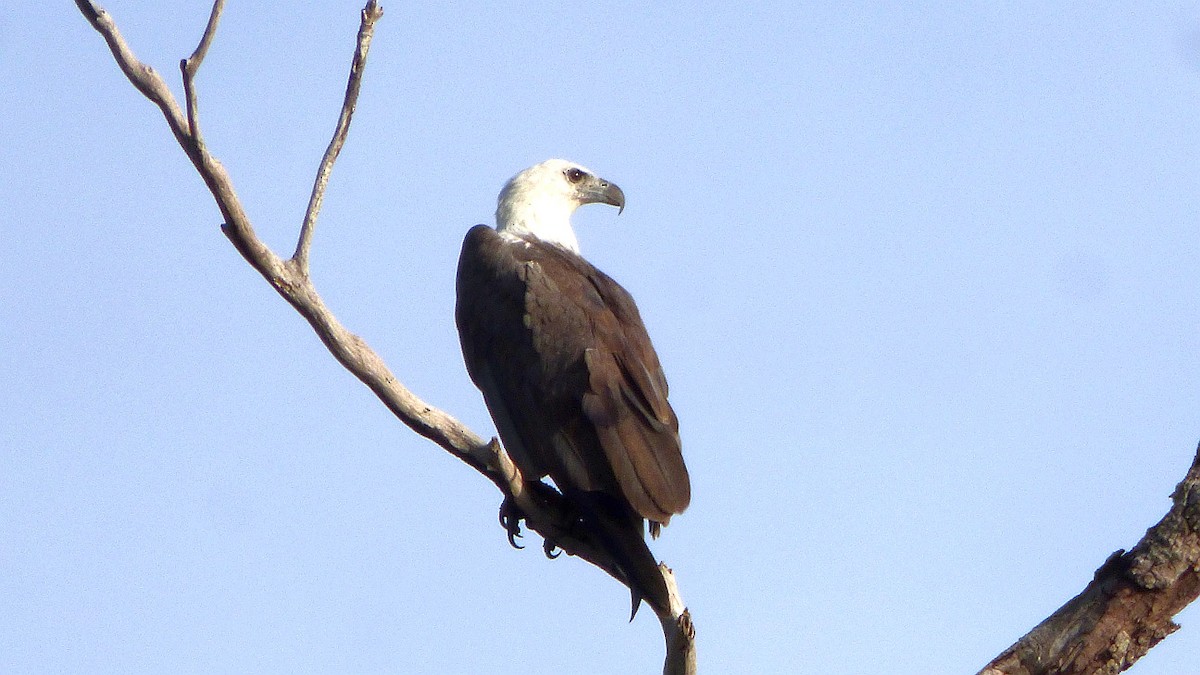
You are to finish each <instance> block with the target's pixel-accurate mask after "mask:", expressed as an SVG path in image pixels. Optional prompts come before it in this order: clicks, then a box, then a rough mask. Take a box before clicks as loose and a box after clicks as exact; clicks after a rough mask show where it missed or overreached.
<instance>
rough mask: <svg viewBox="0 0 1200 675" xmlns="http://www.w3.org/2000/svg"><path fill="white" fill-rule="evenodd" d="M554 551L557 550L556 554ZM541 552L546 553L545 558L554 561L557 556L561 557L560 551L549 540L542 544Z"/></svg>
mask: <svg viewBox="0 0 1200 675" xmlns="http://www.w3.org/2000/svg"><path fill="white" fill-rule="evenodd" d="M554 549H558V552H557V553H556V552H555V551H554ZM542 551H544V552H545V553H546V557H547V558H549V559H551V560H554V559H555V558H557V557H558V556H560V555H562V549H560V548H558V546H556V545H555V544H554V542H552V541H550V540H549V539H547V540H545V541H543V542H542Z"/></svg>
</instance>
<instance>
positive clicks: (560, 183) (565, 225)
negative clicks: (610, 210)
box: [496, 159, 625, 253]
mask: <svg viewBox="0 0 1200 675" xmlns="http://www.w3.org/2000/svg"><path fill="white" fill-rule="evenodd" d="M597 203H598V204H610V205H612V206H615V207H617V208H618V211H617V213H620V212H621V211H624V210H625V193H624V192H622V191H621V188H619V187H617V186H616V184H615V183H612V182H610V181H607V180H605V179H603V178H600V177H599V176H597V175H596V174H594V173H592V172H591V171H589V170H588V169H586V168H584V167H582V166H580V165H578V164H575V163H574V162H568V161H566V160H565V159H548V160H546V161H544V162H542V163H541V164H534V165H533V166H531V167H529V168H528V169H525V170H524V171H522V172H521V173H518V174H517V175H515V176H513V177H512V178H511V179H509V181H508V183H507V184H505V186H504V189H503V190H501V191H500V197H499V198H498V199H497V201H496V229H497V230H498V231H500V232H501V233H503V234H507V235H510V236H515V237H518V238H528V237H533V238H536V239H539V240H541V241H544V242H548V243H551V244H558V245H559V246H562V247H563V248H566V249H568V250H570V251H574V252H575V253H579V240H577V239H576V238H575V231H574V230H572V229H571V214H573V213H575V209H577V208H579V207H580V206H583V205H584V204H597Z"/></svg>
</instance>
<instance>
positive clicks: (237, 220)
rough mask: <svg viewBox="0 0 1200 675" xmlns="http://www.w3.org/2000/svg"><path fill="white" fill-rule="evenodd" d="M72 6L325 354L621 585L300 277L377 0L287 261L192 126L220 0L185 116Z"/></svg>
mask: <svg viewBox="0 0 1200 675" xmlns="http://www.w3.org/2000/svg"><path fill="white" fill-rule="evenodd" d="M76 5H77V6H78V7H79V10H80V11H81V12H82V13H83V15H84V16H85V17H87V19H88V20H89V21H90V22H91V24H92V26H93V27H94V28H95V29H96V30H97V31H98V32H99V33H100V34H101V35H102V36H103V37H104V39H105V41H106V42H107V43H108V45H109V49H110V50H111V51H112V54H113V57H114V58H115V59H116V61H117V64H118V66H119V67H120V68H121V71H122V72H124V73H125V75H126V77H127V78H128V79H129V81H130V82H131V83H132V84H133V85H134V86H135V87H136V88H137V89H138V91H140V92H141V93H142V94H143V95H144V96H145V97H146V98H147V99H149V100H150V101H151V102H152V103H154V104H155V105H157V106H158V107H159V109H160V110H161V111H162V112H163V116H164V117H165V118H166V120H167V123H168V125H169V126H170V127H171V131H172V133H174V134H175V138H176V140H177V141H178V142H179V144H180V146H181V147H182V148H183V150H184V152H185V153H187V155H188V158H189V159H191V160H192V164H193V165H194V166H195V167H196V171H197V172H198V173H199V174H200V176H201V178H202V179H203V180H204V182H205V184H206V185H207V186H208V189H209V191H210V192H211V193H212V195H213V199H214V201H216V203H217V206H218V208H219V209H220V210H221V214H222V216H223V217H224V219H225V222H224V224H223V225H222V226H221V231H222V232H223V233H224V234H225V236H226V237H228V238H229V240H230V242H231V243H232V244H233V245H234V247H235V248H236V249H237V251H238V252H239V253H241V255H242V257H243V258H245V259H246V261H247V262H248V263H250V265H251V266H252V267H254V269H255V270H257V271H258V272H259V274H261V275H262V276H263V278H265V279H266V280H267V282H268V283H269V284H271V286H272V288H274V289H275V290H276V292H278V293H279V294H280V295H281V296H282V297H283V298H284V299H285V300H286V301H287V302H288V303H289V304H291V305H292V307H293V308H295V309H296V311H297V312H299V313H300V315H301V316H303V317H304V319H305V320H306V321H308V323H309V325H311V326H312V328H313V330H314V331H315V332H316V333H317V336H318V337H319V338H320V339H321V342H322V343H324V344H325V346H326V348H328V349H329V351H330V353H331V354H332V355H333V356H334V358H336V359H337V360H338V362H339V363H341V364H342V365H343V366H344V367H345V368H346V369H347V370H348V371H350V372H351V373H352V374H353V375H354V376H355V377H357V378H358V379H359V380H361V381H362V382H363V383H364V384H366V385H367V387H369V388H370V389H371V391H372V392H374V393H375V395H376V396H377V397H378V398H379V400H380V401H382V402H383V404H384V405H385V406H387V408H388V409H389V410H390V411H392V413H393V414H395V415H396V417H398V418H399V419H400V420H401V421H402V422H404V423H405V424H406V425H408V426H409V427H410V428H411V429H413V430H414V431H416V432H417V433H418V434H420V435H422V436H424V437H426V438H428V439H430V440H431V441H433V442H434V443H436V444H438V445H439V446H441V447H442V448H443V449H445V450H446V451H447V452H450V453H451V454H453V455H454V456H456V457H458V458H459V459H461V460H462V461H463V462H465V463H467V464H468V465H470V466H471V467H472V468H474V469H475V470H477V471H479V472H480V473H481V474H483V475H484V476H485V477H487V478H488V479H489V480H491V481H492V482H493V483H494V484H495V485H496V486H497V487H498V488H499V489H500V491H501V492H502V493H503V494H504V495H505V497H506V498H509V499H512V500H513V503H515V504H516V505H517V506H518V507H519V508H520V510H521V512H522V515H523V516H524V518H525V522H526V524H527V525H528V526H529V527H530V528H531V529H533V530H535V531H536V532H538V533H539V534H541V535H542V536H543V537H544V538H545V539H546V541H548V542H553V544H554V545H555V546H557V547H558V548H560V549H562V550H563V551H565V552H566V553H568V554H570V555H575V556H578V557H580V558H581V559H583V560H586V561H588V562H589V563H591V564H592V565H595V566H596V567H598V568H600V569H601V570H603V571H605V572H606V573H608V574H609V575H611V576H613V577H614V578H616V579H617V580H619V581H621V582H622V583H625V581H624V579H623V578H622V576H621V574H620V572H619V568H618V567H617V565H616V564H615V561H614V559H613V558H612V556H611V555H609V554H608V552H607V550H606V549H605V548H604V546H603V545H601V544H600V543H599V542H598V541H597V540H596V539H595V538H594V535H592V534H591V533H590V532H587V531H583V528H581V527H579V524H578V521H577V520H576V519H575V516H574V515H573V513H574V510H573V509H571V508H569V507H568V505H567V504H566V502H565V499H564V498H563V497H562V495H561V494H559V493H558V492H557V491H555V490H553V489H552V488H550V487H549V486H547V485H545V484H543V483H540V482H527V481H525V480H524V478H523V477H522V476H521V472H520V471H519V469H518V468H517V466H516V465H515V464H514V463H513V461H512V459H511V458H510V457H509V456H508V454H507V452H505V450H504V448H502V447H501V446H500V444H499V443H498V442H496V441H495V440H494V439H493V440H492V441H490V442H487V441H484V440H483V439H482V438H480V437H479V436H478V435H476V434H475V433H474V432H472V431H471V430H469V429H467V428H466V427H465V426H463V425H462V424H461V423H460V422H459V421H458V420H456V419H454V418H453V417H451V416H450V415H448V414H447V413H445V412H443V411H441V410H439V409H437V408H435V407H433V406H431V405H429V404H427V403H425V402H424V401H422V400H421V399H420V398H419V397H417V396H416V395H415V394H413V393H412V392H411V391H409V390H408V389H407V388H406V387H405V386H404V385H403V384H401V383H400V381H399V380H398V379H397V378H396V376H395V375H393V374H392V372H391V370H389V369H388V367H387V365H386V364H385V363H384V362H383V359H382V358H380V357H379V355H378V354H377V353H375V351H374V350H372V349H371V348H370V347H369V346H368V345H367V343H366V342H365V341H364V340H363V339H362V338H360V337H359V336H357V335H354V334H353V333H351V332H350V331H348V330H346V328H345V327H344V326H342V324H341V323H340V322H339V321H338V319H337V317H335V316H334V315H333V313H332V312H331V311H330V310H329V308H328V307H326V305H325V303H324V301H323V300H322V299H321V297H320V295H318V293H317V291H316V288H315V287H314V286H313V284H312V282H311V280H310V279H309V277H308V256H309V249H310V247H311V240H312V230H313V227H314V224H315V221H316V217H317V213H318V212H319V210H320V206H321V201H322V199H323V196H324V191H325V187H326V185H327V184H328V180H329V173H330V171H331V170H332V166H333V163H334V160H336V159H337V156H338V153H339V152H340V150H341V148H342V145H343V144H344V143H345V138H346V134H347V133H348V130H349V125H350V120H351V117H352V115H353V112H354V107H355V103H356V102H357V99H358V92H359V87H360V85H361V81H362V69H363V67H364V66H365V64H366V58H367V50H368V48H369V46H370V41H371V37H372V35H373V31H374V24H375V22H376V21H377V20H378V19H379V18H380V17H381V16H382V14H383V10H382V9H381V8H380V7H378V5H377V4H376V1H375V0H370V1H369V2H368V3H367V5H366V7H365V8H364V9H363V11H362V15H361V24H360V26H359V32H358V41H357V48H356V50H355V55H354V61H353V64H352V66H351V70H350V78H349V82H348V84H347V87H346V96H345V100H344V102H343V105H342V112H341V115H340V116H339V119H338V124H337V128H336V131H335V132H334V137H333V139H332V141H331V142H330V144H329V147H328V148H327V149H326V151H325V155H324V157H323V158H322V160H321V164H320V166H319V169H318V172H317V177H316V180H315V182H314V185H313V192H312V196H311V197H310V200H309V205H308V210H307V212H306V214H305V218H304V223H303V225H302V227H301V232H300V237H299V241H298V243H297V247H296V252H295V254H294V256H293V258H292V259H290V260H287V261H284V260H282V259H280V257H279V256H278V255H276V254H275V253H274V252H273V251H271V250H270V248H269V247H268V246H267V245H266V244H265V243H263V242H262V241H261V240H260V239H259V238H258V236H257V235H256V234H255V232H254V228H253V227H252V226H251V223H250V220H249V218H248V217H247V215H246V213H245V210H244V209H243V207H242V205H241V202H240V200H239V199H238V196H237V193H236V191H235V190H234V188H233V183H232V181H231V179H230V177H229V174H228V173H227V172H226V171H225V169H224V167H222V166H221V164H220V162H218V161H217V160H216V158H215V157H213V156H212V155H211V154H210V153H209V152H208V149H207V147H206V146H205V144H204V142H203V140H202V137H201V134H200V130H199V122H198V115H199V113H198V109H197V107H198V106H197V104H196V96H195V90H194V86H193V79H194V77H195V74H196V71H197V69H198V68H199V67H200V64H201V63H202V62H203V60H204V56H205V54H206V53H207V51H208V48H209V46H210V45H211V43H212V40H213V35H214V34H215V31H216V27H217V23H218V21H219V19H220V15H221V11H222V8H223V6H224V2H223V0H216V1H215V3H214V5H213V9H212V13H211V14H210V16H209V21H208V25H207V27H206V28H205V31H204V35H203V37H202V38H201V40H200V43H199V45H198V46H197V47H196V50H195V52H193V53H192V56H191V57H189V58H188V59H185V60H183V61H182V62H181V63H180V69H181V71H182V75H183V80H184V90H185V97H186V103H187V117H186V118H185V117H184V115H183V112H182V111H180V109H179V105H178V103H177V102H176V101H175V99H174V97H173V96H172V94H171V91H170V89H169V88H168V87H167V85H166V83H165V82H164V81H163V80H162V78H161V77H160V76H159V75H158V74H157V73H156V72H155V71H154V70H153V69H152V68H150V67H149V66H147V65H145V64H144V63H142V62H140V61H138V60H137V58H136V57H135V56H134V55H133V52H132V51H131V50H130V49H129V46H128V45H127V44H126V43H125V41H124V39H123V38H122V37H121V34H120V32H119V31H118V30H117V27H116V24H115V23H114V22H113V21H112V19H111V18H110V17H109V15H108V13H107V12H105V11H104V10H103V9H102V8H100V7H99V6H97V5H96V4H94V3H92V2H90V1H89V0H76ZM661 569H662V571H663V574H664V576H665V577H666V579H667V582H668V589H669V590H670V598H671V602H670V608H668V609H666V610H659V609H657V608H656V609H655V611H656V612H660V613H659V619H660V622H661V623H662V626H663V634H664V638H665V640H666V643H667V654H666V660H665V664H664V669H663V672H664V673H671V674H672V675H674V674H691V673H695V672H696V652H695V643H694V637H695V630H694V627H693V625H692V623H691V616H690V615H689V614H688V612H687V610H686V609H685V607H684V604H683V602H682V600H681V599H680V597H679V593H678V588H677V586H676V584H675V580H674V575H672V574H671V572H670V570H669V569H667V568H666V567H665V566H661Z"/></svg>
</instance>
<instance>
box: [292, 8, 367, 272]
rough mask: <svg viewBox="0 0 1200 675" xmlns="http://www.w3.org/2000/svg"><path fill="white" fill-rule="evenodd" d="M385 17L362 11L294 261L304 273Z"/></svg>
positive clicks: (293, 257) (365, 9) (365, 10)
mask: <svg viewBox="0 0 1200 675" xmlns="http://www.w3.org/2000/svg"><path fill="white" fill-rule="evenodd" d="M382 17H383V8H382V7H380V6H379V5H378V4H376V2H375V0H369V2H367V6H366V7H363V10H362V22H361V23H360V24H359V27H358V44H357V46H356V47H355V49H354V60H353V62H351V64H350V79H349V81H348V82H347V83H346V97H345V99H344V100H343V102H342V112H341V114H340V115H339V116H338V121H337V128H336V130H335V131H334V132H333V138H332V139H331V140H330V141H329V147H327V148H325V156H324V157H322V158H321V164H320V166H319V167H318V168H317V177H316V179H315V180H314V181H313V189H312V195H311V196H310V197H309V199H308V209H307V210H306V211H305V213H304V224H303V225H301V227H300V240H299V241H298V242H297V243H296V252H295V254H293V256H292V259H293V260H295V261H296V264H297V265H298V266H299V268H300V270H301V271H302V272H303V273H304V274H305V275H307V274H308V251H309V248H310V247H311V246H312V233H313V227H314V226H315V225H316V222H317V214H318V213H319V212H320V211H321V203H322V202H323V201H324V200H325V186H326V185H328V184H329V173H330V172H331V171H332V170H333V163H334V161H335V160H337V156H338V154H339V153H340V152H341V151H342V146H343V145H344V144H345V143H346V134H347V132H348V131H349V130H350V118H351V117H352V116H353V115H354V107H355V106H356V105H357V104H358V90H359V88H360V87H361V86H362V74H363V67H364V66H366V65H367V50H368V49H370V47H371V37H372V36H374V34H375V22H376V21H378V20H379V19H381V18H382Z"/></svg>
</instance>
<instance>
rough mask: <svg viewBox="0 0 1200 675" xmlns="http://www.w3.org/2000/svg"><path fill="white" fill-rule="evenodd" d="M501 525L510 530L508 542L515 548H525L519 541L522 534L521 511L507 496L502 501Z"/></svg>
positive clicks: (507, 530)
mask: <svg viewBox="0 0 1200 675" xmlns="http://www.w3.org/2000/svg"><path fill="white" fill-rule="evenodd" d="M500 526H501V527H503V528H504V530H505V531H506V532H508V543H509V544H510V545H511V546H512V547H513V548H516V549H521V548H525V547H524V546H521V545H520V544H518V543H517V539H518V538H520V536H521V512H520V511H519V510H518V509H517V507H516V505H514V504H513V503H512V502H511V501H509V500H508V499H507V498H505V500H504V501H503V502H501V503H500Z"/></svg>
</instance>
